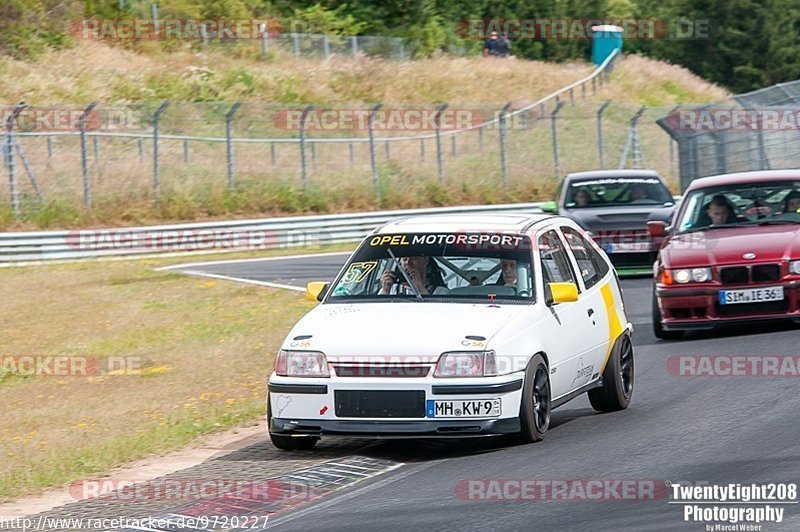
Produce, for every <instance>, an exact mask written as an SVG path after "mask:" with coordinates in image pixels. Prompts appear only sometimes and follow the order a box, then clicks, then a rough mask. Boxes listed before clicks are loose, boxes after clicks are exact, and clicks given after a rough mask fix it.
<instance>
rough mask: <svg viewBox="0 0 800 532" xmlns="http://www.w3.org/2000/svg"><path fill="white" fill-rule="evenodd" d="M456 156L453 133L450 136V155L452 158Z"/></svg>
mask: <svg viewBox="0 0 800 532" xmlns="http://www.w3.org/2000/svg"><path fill="white" fill-rule="evenodd" d="M456 154H457V149H456V135H455V133H453V134H452V135H451V136H450V155H452V156H453V157H455V156H456Z"/></svg>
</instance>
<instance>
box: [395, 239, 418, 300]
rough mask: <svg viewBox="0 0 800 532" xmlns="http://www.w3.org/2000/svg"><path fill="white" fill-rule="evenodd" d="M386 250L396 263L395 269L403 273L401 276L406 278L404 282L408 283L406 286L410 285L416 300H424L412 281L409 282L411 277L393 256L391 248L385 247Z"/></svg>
mask: <svg viewBox="0 0 800 532" xmlns="http://www.w3.org/2000/svg"><path fill="white" fill-rule="evenodd" d="M386 251H388V252H389V256H390V257H392V259H394V262H395V264H397V269H398V270H399V271H400V273H401V274H403V278H404V279H405V280H406V283H408V286H410V287H411V289H412V290H413V291H414V295H415V296H416V298H417V301H424V299H423V298H422V294H420V293H419V290H417V287H416V285H414V283H412V282H411V277H409V275H408V272H407V271H405V270H404V269H403V267H402V266H401V265H400V259H398V258H397V257H395V255H394V253H393V252H392V248H386Z"/></svg>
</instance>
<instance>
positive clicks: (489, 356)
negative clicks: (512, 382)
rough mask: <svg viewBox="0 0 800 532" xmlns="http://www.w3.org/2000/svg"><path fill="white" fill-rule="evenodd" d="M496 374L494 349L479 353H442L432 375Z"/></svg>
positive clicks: (487, 375) (474, 375)
mask: <svg viewBox="0 0 800 532" xmlns="http://www.w3.org/2000/svg"><path fill="white" fill-rule="evenodd" d="M495 375H497V358H496V357H495V354H494V351H484V352H480V353H474V352H473V353H443V354H442V356H440V357H439V362H438V363H437V364H436V369H435V370H434V371H433V376H434V377H493V376H495Z"/></svg>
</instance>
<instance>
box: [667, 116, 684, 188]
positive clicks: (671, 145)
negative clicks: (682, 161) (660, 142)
mask: <svg viewBox="0 0 800 532" xmlns="http://www.w3.org/2000/svg"><path fill="white" fill-rule="evenodd" d="M680 108H681V104H680V103H678V104H677V105H676V106H675V107H673V108H672V109H670V110H669V112H668V113H667V116H670V115H671V114H673V113H675V111H677V110H678V109H680ZM667 142H669V175H670V177H675V139H673V138H672V135H670V136H669V140H668V141H667Z"/></svg>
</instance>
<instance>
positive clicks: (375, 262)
mask: <svg viewBox="0 0 800 532" xmlns="http://www.w3.org/2000/svg"><path fill="white" fill-rule="evenodd" d="M352 300H377V301H403V300H409V301H422V302H427V301H443V300H447V301H454V300H455V301H463V300H469V301H472V302H474V301H475V300H478V301H481V302H485V301H497V302H509V303H531V302H533V300H534V289H533V276H532V274H531V242H530V239H529V238H528V237H526V236H522V235H517V234H499V233H498V234H486V233H480V234H479V233H403V234H387V235H374V236H371V237H369V238H367V239H366V240H365V241H364V242H363V243H362V244H361V246H360V247H359V248H358V250H357V251H356V253H355V254H354V255H353V256H352V257H351V259H350V262H349V263H348V264H347V265H346V266H345V268H344V270H343V272H342V274H341V275H340V276H339V277H338V278H337V279H336V281H335V282H334V284H333V286H332V288H331V290H330V296H329V298H328V301H331V302H341V301H352Z"/></svg>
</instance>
